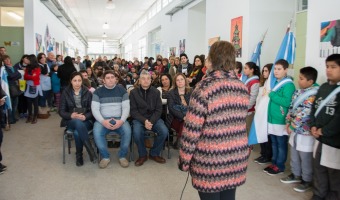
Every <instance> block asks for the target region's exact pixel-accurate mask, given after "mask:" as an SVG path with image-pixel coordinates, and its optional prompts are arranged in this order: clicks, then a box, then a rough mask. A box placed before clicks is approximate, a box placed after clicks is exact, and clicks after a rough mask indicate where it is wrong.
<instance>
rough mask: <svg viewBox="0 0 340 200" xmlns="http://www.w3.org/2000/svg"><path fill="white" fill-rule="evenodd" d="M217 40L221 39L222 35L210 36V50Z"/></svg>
mask: <svg viewBox="0 0 340 200" xmlns="http://www.w3.org/2000/svg"><path fill="white" fill-rule="evenodd" d="M217 41H220V36H218V37H212V38H209V40H208V51H209V50H210V47H211V46H212V45H213V44H214V43H215V42H217Z"/></svg>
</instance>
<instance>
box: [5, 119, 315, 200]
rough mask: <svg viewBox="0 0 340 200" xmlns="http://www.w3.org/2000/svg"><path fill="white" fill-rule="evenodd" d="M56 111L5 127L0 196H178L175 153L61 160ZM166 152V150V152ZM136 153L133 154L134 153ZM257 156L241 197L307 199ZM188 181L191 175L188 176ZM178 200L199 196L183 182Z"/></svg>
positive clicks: (159, 199) (182, 177) (152, 199)
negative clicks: (123, 161) (102, 164)
mask: <svg viewBox="0 0 340 200" xmlns="http://www.w3.org/2000/svg"><path fill="white" fill-rule="evenodd" d="M59 122H60V118H59V116H58V115H57V114H55V113H52V116H51V117H50V118H49V119H47V120H39V121H38V123H37V124H36V125H31V124H25V123H24V120H20V121H19V122H18V123H17V124H15V125H14V126H12V128H11V130H10V131H4V143H3V146H2V152H3V155H4V159H3V164H6V165H7V166H8V169H7V171H6V173H4V174H2V175H0V200H17V199H18V200H40V199H41V200H54V199H55V200H57V199H58V200H61V199H62V200H68V199H70V200H71V199H72V200H78V199H84V200H85V199H86V200H87V199H98V200H100V199H103V200H105V199H114V200H116V199H117V200H125V199H126V200H130V199H134V200H135V199H136V200H163V199H164V200H172V199H173V200H178V199H180V195H181V192H182V189H183V186H184V183H185V181H186V177H187V174H186V173H184V172H181V171H179V170H178V168H177V157H178V152H177V151H175V150H171V152H172V158H171V159H170V160H168V159H167V163H166V164H164V165H161V164H157V163H155V162H154V161H150V160H149V161H147V162H146V163H145V164H144V165H143V166H141V167H135V166H134V165H133V163H130V167H129V168H126V169H123V168H121V167H120V166H119V164H118V160H117V152H118V150H117V149H110V152H111V163H110V164H109V166H108V168H106V169H99V168H98V166H97V165H96V164H92V163H90V162H89V160H88V157H87V154H86V151H85V150H84V154H85V156H84V159H85V164H84V166H82V167H76V165H75V154H74V151H75V149H74V148H72V154H71V155H66V164H65V165H64V164H62V133H63V129H61V128H60V127H59ZM165 155H166V154H165ZM136 156H137V155H135V157H136ZM256 156H258V150H257V149H256V148H255V150H254V152H253V153H252V156H251V158H250V162H249V167H248V173H247V182H246V184H245V185H243V186H242V187H239V188H238V189H237V199H241V200H248V199H249V200H252V199H255V200H267V199H268V200H272V199H277V200H279V199H283V200H294V199H301V200H302V199H306V200H307V199H309V198H310V197H311V195H312V194H311V192H307V193H297V192H295V191H293V189H292V188H293V187H292V185H286V184H282V183H281V182H280V181H279V178H280V177H283V176H285V175H287V174H288V172H286V173H285V174H284V175H279V176H277V177H272V176H268V175H267V174H265V173H263V172H262V169H263V166H260V165H258V164H256V163H254V162H252V160H253V158H254V157H256ZM189 179H190V178H189ZM182 199H183V200H193V199H199V198H198V194H197V191H196V190H195V189H193V187H192V186H191V180H189V181H188V184H187V186H186V189H185V190H184V194H183V198H182Z"/></svg>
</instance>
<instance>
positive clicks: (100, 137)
mask: <svg viewBox="0 0 340 200" xmlns="http://www.w3.org/2000/svg"><path fill="white" fill-rule="evenodd" d="M110 132H115V133H117V134H118V135H120V137H121V141H120V150H119V152H118V156H119V158H126V155H127V153H128V151H129V145H130V142H131V126H130V124H129V122H127V121H125V122H124V124H123V125H122V126H121V127H119V128H118V129H116V130H113V131H112V130H109V129H107V128H105V127H104V126H103V125H102V124H101V123H99V122H97V121H96V122H95V123H94V126H93V135H94V141H95V142H96V145H97V148H98V149H99V153H100V155H101V156H102V158H106V159H108V158H110V154H109V151H108V150H107V142H106V139H105V135H106V134H108V133H110Z"/></svg>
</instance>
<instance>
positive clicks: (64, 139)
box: [63, 133, 66, 164]
mask: <svg viewBox="0 0 340 200" xmlns="http://www.w3.org/2000/svg"><path fill="white" fill-rule="evenodd" d="M65 136H66V135H65V133H64V135H63V164H65V146H66V144H65V143H66V138H65Z"/></svg>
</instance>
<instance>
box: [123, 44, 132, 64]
mask: <svg viewBox="0 0 340 200" xmlns="http://www.w3.org/2000/svg"><path fill="white" fill-rule="evenodd" d="M125 60H128V61H129V60H132V44H128V45H126V46H125Z"/></svg>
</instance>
